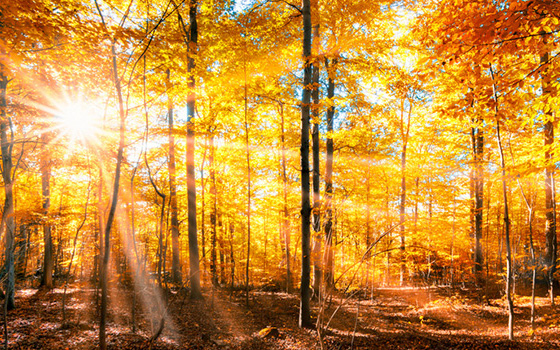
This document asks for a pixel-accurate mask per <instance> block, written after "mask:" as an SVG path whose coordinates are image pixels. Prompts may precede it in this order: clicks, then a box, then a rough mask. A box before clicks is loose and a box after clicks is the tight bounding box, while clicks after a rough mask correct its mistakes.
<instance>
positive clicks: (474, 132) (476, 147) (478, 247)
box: [471, 119, 484, 284]
mask: <svg viewBox="0 0 560 350" xmlns="http://www.w3.org/2000/svg"><path fill="white" fill-rule="evenodd" d="M473 123H476V124H475V126H473V127H472V128H471V138H472V147H473V159H474V171H473V174H474V181H473V190H474V252H473V260H474V274H475V279H476V283H477V284H480V283H481V282H482V267H483V265H484V258H483V253H482V219H483V210H482V209H483V206H484V168H483V166H482V161H483V157H484V134H483V132H482V123H483V120H482V119H476V120H475V121H473Z"/></svg>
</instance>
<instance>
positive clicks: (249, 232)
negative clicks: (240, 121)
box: [245, 65, 251, 306]
mask: <svg viewBox="0 0 560 350" xmlns="http://www.w3.org/2000/svg"><path fill="white" fill-rule="evenodd" d="M248 118H249V116H248V110H247V66H246V65H245V154H246V156H247V263H246V265H245V303H246V304H247V306H248V305H249V281H250V275H249V272H250V271H249V267H250V263H251V150H250V148H249V147H250V144H249V119H248Z"/></svg>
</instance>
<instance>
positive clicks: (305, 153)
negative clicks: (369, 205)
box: [299, 0, 312, 327]
mask: <svg viewBox="0 0 560 350" xmlns="http://www.w3.org/2000/svg"><path fill="white" fill-rule="evenodd" d="M302 13H303V60H304V73H303V95H302V99H301V102H302V103H301V299H300V308H299V326H300V327H311V326H312V324H311V314H310V305H309V297H310V293H309V284H310V283H309V282H310V281H309V279H310V276H309V275H310V273H311V256H310V255H311V249H310V234H311V232H310V218H311V203H310V198H309V108H310V102H311V90H310V87H309V85H310V84H311V72H312V64H311V9H310V0H303V11H302Z"/></svg>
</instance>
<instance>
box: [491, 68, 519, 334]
mask: <svg viewBox="0 0 560 350" xmlns="http://www.w3.org/2000/svg"><path fill="white" fill-rule="evenodd" d="M490 74H491V75H492V80H493V81H494V73H493V71H492V67H490ZM492 89H493V93H494V102H495V105H494V113H495V117H496V134H497V137H498V150H499V153H500V165H501V170H502V192H503V200H504V224H505V231H506V232H505V236H506V237H505V238H506V261H507V269H506V300H507V304H508V316H509V317H508V337H509V340H513V316H514V314H513V298H512V295H511V294H512V293H511V289H512V288H511V285H512V279H513V266H512V256H511V243H510V231H511V223H510V220H509V206H508V196H507V183H506V163H505V157H504V149H503V147H502V139H501V135H500V115H499V113H498V112H499V107H498V92H497V89H496V83H495V82H493V84H492Z"/></svg>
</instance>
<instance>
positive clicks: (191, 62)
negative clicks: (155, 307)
mask: <svg viewBox="0 0 560 350" xmlns="http://www.w3.org/2000/svg"><path fill="white" fill-rule="evenodd" d="M197 6H198V2H197V0H191V1H190V6H189V18H190V36H189V44H188V52H189V57H188V64H187V71H188V83H187V89H188V93H187V197H188V209H187V211H188V222H189V263H190V275H189V278H190V283H191V298H193V299H201V298H202V292H201V289H200V264H199V255H198V238H197V226H196V179H195V174H194V141H195V132H194V113H195V105H196V94H195V87H196V83H195V77H194V69H195V55H196V51H197V47H198V25H197V20H196V16H197V14H196V13H197Z"/></svg>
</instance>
